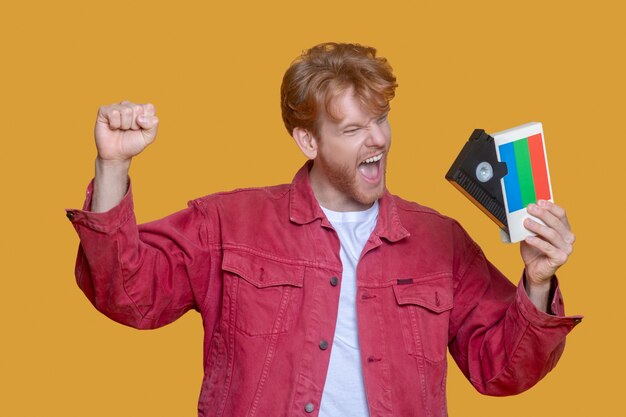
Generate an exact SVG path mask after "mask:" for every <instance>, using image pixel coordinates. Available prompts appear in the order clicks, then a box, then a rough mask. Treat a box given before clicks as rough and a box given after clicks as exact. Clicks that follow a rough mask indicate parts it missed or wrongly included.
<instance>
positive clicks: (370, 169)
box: [358, 153, 383, 183]
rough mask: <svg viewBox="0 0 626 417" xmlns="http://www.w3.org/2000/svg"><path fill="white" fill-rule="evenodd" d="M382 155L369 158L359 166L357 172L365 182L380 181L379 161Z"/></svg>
mask: <svg viewBox="0 0 626 417" xmlns="http://www.w3.org/2000/svg"><path fill="white" fill-rule="evenodd" d="M381 159H383V154H382V153H379V154H378V155H375V156H371V157H369V158H367V159H365V160H364V161H363V162H361V163H360V164H359V168H358V169H359V172H360V173H361V175H362V176H363V178H364V179H365V180H366V181H367V182H372V183H373V182H377V181H378V180H379V179H380V174H381V169H380V161H381Z"/></svg>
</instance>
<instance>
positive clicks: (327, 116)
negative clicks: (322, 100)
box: [321, 87, 378, 125]
mask: <svg viewBox="0 0 626 417" xmlns="http://www.w3.org/2000/svg"><path fill="white" fill-rule="evenodd" d="M321 116H322V117H321V121H322V122H327V123H330V124H336V125H343V124H346V123H363V122H366V121H367V120H370V119H371V118H372V117H375V116H378V115H377V114H375V113H374V112H373V111H372V109H371V108H370V107H369V106H367V105H365V103H363V100H362V99H361V98H360V97H358V96H357V95H356V94H355V92H354V89H353V88H352V87H350V88H347V89H345V90H343V91H341V92H339V93H337V94H336V95H335V96H334V97H332V98H331V100H330V102H329V103H328V105H327V106H326V111H324V112H322V114H321Z"/></svg>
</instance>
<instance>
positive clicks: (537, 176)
mask: <svg viewBox="0 0 626 417" xmlns="http://www.w3.org/2000/svg"><path fill="white" fill-rule="evenodd" d="M528 149H529V150H530V162H531V164H532V166H533V179H534V182H535V194H536V195H537V199H538V200H550V198H551V197H552V196H551V195H550V181H549V180H548V168H547V167H548V166H547V164H546V154H545V152H544V148H543V138H542V137H541V133H537V134H536V135H532V136H529V137H528Z"/></svg>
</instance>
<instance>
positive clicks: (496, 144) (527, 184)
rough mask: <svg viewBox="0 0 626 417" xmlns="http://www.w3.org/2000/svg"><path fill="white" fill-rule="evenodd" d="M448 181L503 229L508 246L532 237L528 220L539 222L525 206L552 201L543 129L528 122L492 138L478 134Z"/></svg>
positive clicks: (455, 162)
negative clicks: (527, 223) (540, 201)
mask: <svg viewBox="0 0 626 417" xmlns="http://www.w3.org/2000/svg"><path fill="white" fill-rule="evenodd" d="M446 179H447V180H448V181H450V183H451V184H452V185H454V186H455V187H456V188H457V189H458V190H459V191H461V192H462V193H463V194H464V195H465V196H466V197H467V198H468V199H469V200H471V201H472V202H473V203H474V204H475V205H476V206H478V208H480V209H481V210H482V211H483V212H484V213H485V214H487V215H488V216H489V218H491V219H492V220H493V221H494V222H495V223H496V224H497V225H498V226H499V227H500V229H501V231H502V233H501V235H502V239H503V240H504V241H506V242H519V241H521V240H524V239H525V238H526V237H527V236H530V235H533V233H532V232H530V231H528V230H527V229H526V228H525V227H524V219H525V218H527V217H531V218H533V220H535V221H538V222H540V223H541V221H540V220H539V219H537V218H535V217H533V216H531V215H530V214H528V211H527V210H526V207H528V205H529V204H532V203H536V202H537V201H538V200H549V201H553V196H552V186H551V185H550V173H549V170H548V161H547V158H546V149H545V141H544V135H543V126H542V124H541V123H537V122H532V123H527V124H525V125H521V126H517V127H514V128H512V129H507V130H503V131H501V132H497V133H494V134H493V135H492V136H490V135H488V134H487V133H485V131H484V130H481V129H476V130H474V132H473V133H472V135H471V136H470V139H469V140H468V142H467V143H466V144H465V146H464V147H463V149H462V150H461V152H460V153H459V155H458V157H457V158H456V160H455V161H454V163H453V164H452V166H451V167H450V169H449V170H448V173H447V174H446Z"/></svg>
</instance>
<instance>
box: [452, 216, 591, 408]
mask: <svg viewBox="0 0 626 417" xmlns="http://www.w3.org/2000/svg"><path fill="white" fill-rule="evenodd" d="M455 227H456V231H455V242H456V243H455V282H454V308H453V311H452V315H451V320H450V334H449V337H450V344H449V349H450V353H451V355H452V357H453V358H454V360H455V361H456V363H457V364H458V365H459V367H460V368H461V371H462V372H463V373H464V374H465V376H466V377H467V378H468V380H469V381H470V382H471V383H472V385H474V387H475V388H476V389H477V390H478V391H479V392H481V393H483V394H488V395H497V396H502V395H512V394H517V393H520V392H522V391H525V390H527V389H528V388H530V387H532V386H533V385H534V384H536V383H537V382H538V381H539V380H540V379H541V378H543V377H544V376H545V375H546V374H547V373H548V372H549V371H550V370H551V369H552V368H554V366H555V365H556V363H557V361H558V360H559V358H560V356H561V354H562V353H563V349H564V346H565V336H566V335H567V333H569V332H570V331H571V330H572V328H573V327H574V326H575V325H576V324H578V323H579V322H580V320H581V317H580V316H571V317H566V316H565V311H564V308H563V298H562V296H561V293H560V290H559V286H558V281H557V280H556V277H555V278H553V280H554V281H553V288H554V296H553V298H552V300H551V304H550V309H551V312H550V313H552V314H548V313H545V312H542V311H539V310H538V309H537V308H536V307H535V306H534V304H533V303H532V302H531V301H530V299H529V298H528V295H527V294H526V291H525V288H524V283H523V279H522V280H521V282H520V283H519V285H518V286H517V288H516V287H515V286H514V285H513V284H511V282H510V281H509V280H508V279H507V278H506V277H505V276H504V275H502V274H501V273H500V271H498V270H497V269H496V268H495V267H494V266H493V265H492V264H491V263H490V262H489V261H488V260H487V259H486V258H485V256H484V254H483V253H482V251H481V250H480V248H479V247H478V246H477V245H476V244H475V243H474V242H473V241H472V240H471V239H470V238H469V236H467V234H466V233H465V231H463V229H462V228H461V227H460V226H458V224H456V225H455Z"/></svg>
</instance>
